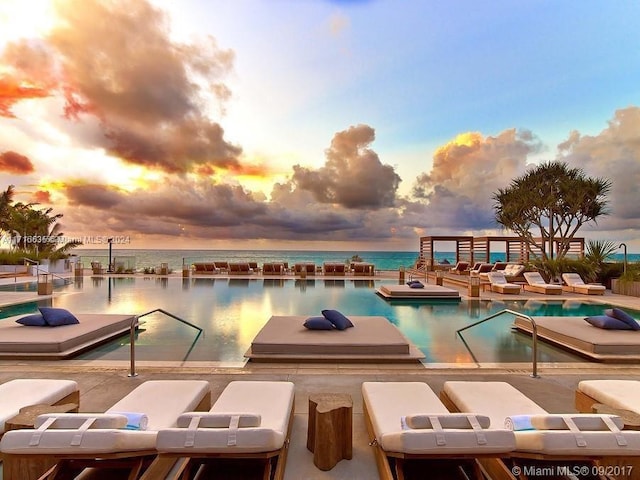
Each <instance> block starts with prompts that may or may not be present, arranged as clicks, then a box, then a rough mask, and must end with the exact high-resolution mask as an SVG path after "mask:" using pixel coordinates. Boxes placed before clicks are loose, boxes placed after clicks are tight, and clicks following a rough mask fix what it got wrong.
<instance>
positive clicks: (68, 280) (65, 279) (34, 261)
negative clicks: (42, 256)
mask: <svg viewBox="0 0 640 480" xmlns="http://www.w3.org/2000/svg"><path fill="white" fill-rule="evenodd" d="M22 260H24V261H25V262H30V263H31V264H33V265H35V266H36V276H37V275H38V274H39V273H40V272H41V271H42V273H46V274H47V275H51V276H52V277H54V278H59V279H60V280H62V281H63V282H64V283H65V285H66V284H72V283H73V280H71V279H70V278H65V277H63V276H60V275H57V274H55V273H53V272H50V271H49V270H45V269H43V268H40V262H38V261H36V260H33V259H31V258H27V257H22Z"/></svg>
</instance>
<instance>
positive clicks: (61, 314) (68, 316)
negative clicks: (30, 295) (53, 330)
mask: <svg viewBox="0 0 640 480" xmlns="http://www.w3.org/2000/svg"><path fill="white" fill-rule="evenodd" d="M39 310H40V313H41V314H42V317H43V318H44V321H45V322H46V323H47V325H49V326H50V327H59V326H60V325H75V324H76V323H80V321H79V320H78V319H77V318H76V317H75V315H73V314H72V313H71V312H70V311H69V310H65V309H64V308H52V307H40V309H39Z"/></svg>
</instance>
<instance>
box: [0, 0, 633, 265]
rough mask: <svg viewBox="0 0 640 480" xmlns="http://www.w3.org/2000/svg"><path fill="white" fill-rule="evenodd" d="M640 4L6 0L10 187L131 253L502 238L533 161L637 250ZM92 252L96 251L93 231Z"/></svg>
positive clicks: (4, 151) (2, 147) (1, 9)
mask: <svg viewBox="0 0 640 480" xmlns="http://www.w3.org/2000/svg"><path fill="white" fill-rule="evenodd" d="M639 18H640V2H637V1H635V0H634V1H632V0H627V1H625V0H620V1H605V0H602V1H591V0H584V1H578V0H575V1H569V0H567V1H545V0H522V1H513V0H505V1H486V2H478V1H476V0H459V1H458V0H452V1H425V0H403V1H401V2H398V1H397V0H395V1H394V0H343V1H339V0H238V1H229V0H180V1H178V0H103V1H100V0H75V1H73V0H61V1H57V0H15V1H13V0H1V1H0V56H1V57H2V59H1V61H0V176H1V179H2V182H1V184H0V189H2V190H4V189H6V187H7V186H8V185H10V184H13V185H15V186H16V191H17V192H18V194H17V196H16V200H18V201H24V202H38V203H40V204H41V205H42V206H43V207H53V208H54V212H55V213H63V214H64V217H63V219H62V222H61V223H62V224H63V227H64V228H63V231H64V232H65V234H67V235H69V236H98V235H108V236H113V235H127V236H130V238H131V243H130V244H129V245H128V247H129V248H251V249H254V248H260V249H269V248H276V249H277V248H283V249H309V248H322V249H335V250H348V249H353V248H358V249H360V250H377V249H384V250H416V249H417V248H418V237H419V236H421V235H444V234H473V235H477V236H480V235H492V234H496V235H501V234H508V233H509V232H503V231H502V230H500V229H499V228H498V227H497V225H496V223H495V221H494V220H493V213H494V211H493V202H492V200H491V195H492V193H493V192H495V191H496V190H497V189H498V188H504V187H506V186H507V185H508V184H509V182H510V180H511V179H513V178H514V177H516V176H519V175H521V174H523V173H524V172H525V170H526V168H527V167H528V166H530V165H531V164H535V163H538V162H541V161H549V160H556V159H560V160H564V161H567V162H568V163H569V164H570V165H571V166H576V167H580V168H582V169H583V170H584V171H585V172H586V173H587V174H588V175H590V176H597V177H605V178H608V179H610V180H611V181H612V185H613V188H612V191H611V194H610V196H609V200H610V210H611V214H610V215H608V216H607V217H602V218H601V219H600V220H599V221H598V224H597V225H592V226H589V227H588V228H583V230H581V232H580V234H581V235H584V236H586V237H587V238H593V239H598V240H612V241H615V242H626V243H627V245H628V246H629V250H630V251H631V252H640V201H639V199H640V195H639V194H638V191H639V189H638V185H640V29H639V28H638V19H639ZM87 247H92V245H87Z"/></svg>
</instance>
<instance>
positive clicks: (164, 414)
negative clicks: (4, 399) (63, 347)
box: [0, 380, 211, 480]
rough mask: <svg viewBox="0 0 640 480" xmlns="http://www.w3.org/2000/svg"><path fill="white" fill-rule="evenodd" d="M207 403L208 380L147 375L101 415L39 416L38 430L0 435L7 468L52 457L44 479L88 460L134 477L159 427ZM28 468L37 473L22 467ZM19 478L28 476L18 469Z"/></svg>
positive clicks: (146, 459)
mask: <svg viewBox="0 0 640 480" xmlns="http://www.w3.org/2000/svg"><path fill="white" fill-rule="evenodd" d="M210 405H211V397H210V389H209V382H206V381H202V380H150V381H147V382H144V383H142V384H141V385H139V386H138V387H136V388H135V389H134V390H133V391H132V392H130V393H129V394H128V395H126V396H125V397H124V398H122V400H120V401H119V402H117V403H116V404H115V405H113V406H112V407H111V408H109V409H108V410H107V411H106V412H105V413H104V414H100V413H67V414H48V415H41V416H40V417H38V419H37V423H36V430H13V431H10V432H7V433H6V434H5V435H4V436H3V437H2V440H0V451H2V454H3V455H4V462H5V465H4V467H5V471H6V468H7V465H8V464H10V465H11V469H12V470H13V468H14V467H16V470H13V471H18V470H17V468H18V464H19V463H21V462H25V467H23V468H26V466H27V465H29V462H33V461H44V462H45V463H46V462H47V461H50V460H53V461H54V463H56V462H57V463H56V466H55V468H53V469H52V470H51V471H49V472H48V475H47V477H44V478H55V477H56V476H57V475H63V476H64V472H76V473H79V471H81V470H82V469H84V468H85V467H87V466H89V465H92V466H95V467H99V468H118V469H125V470H127V471H130V472H131V473H130V476H129V478H137V477H138V475H139V473H140V472H141V471H142V469H143V468H144V466H145V464H146V463H148V462H149V461H150V460H151V459H152V458H153V457H154V456H155V455H156V454H157V451H156V436H157V432H158V430H161V429H164V428H170V427H173V426H175V425H176V423H177V420H178V417H179V416H180V414H182V413H184V412H188V411H194V410H207V409H208V408H209V407H210ZM142 414H144V415H145V417H144V418H143V417H142V416H141V415H142ZM145 419H146V421H145ZM145 423H146V425H145ZM27 471H29V472H30V473H32V474H35V473H36V472H33V470H31V469H29V470H26V469H25V470H24V472H25V473H26V472H27ZM41 473H44V472H41ZM5 478H6V477H5ZM20 478H21V480H27V478H28V477H26V476H25V475H24V474H21V477H20ZM36 478H37V477H36ZM72 478H74V477H72ZM29 480H30V479H29Z"/></svg>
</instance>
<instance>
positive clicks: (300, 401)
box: [0, 360, 640, 480]
mask: <svg viewBox="0 0 640 480" xmlns="http://www.w3.org/2000/svg"><path fill="white" fill-rule="evenodd" d="M94 363H96V362H78V361H73V360H70V361H63V362H22V363H20V362H8V361H4V362H0V366H1V367H2V368H1V373H0V382H2V383H4V382H6V381H9V380H12V379H14V378H60V379H70V380H75V381H77V382H78V384H79V387H80V411H82V412H96V411H98V412H99V411H104V410H105V409H106V408H108V407H109V406H111V405H112V404H114V403H115V402H116V401H117V400H119V399H120V398H122V397H123V396H124V395H126V394H127V393H128V392H130V391H131V390H133V388H135V387H136V386H137V385H139V384H140V383H141V382H144V381H146V380H159V379H175V378H178V375H179V378H180V379H200V380H207V381H208V382H209V383H210V385H211V390H212V399H214V400H215V398H217V396H218V395H219V394H220V393H221V392H222V390H223V389H224V387H225V386H226V385H227V384H228V383H229V382H230V381H232V380H287V381H291V382H293V383H294V384H295V394H296V399H295V417H294V425H293V431H292V436H291V447H290V451H289V456H288V458H287V468H286V472H285V479H287V480H298V479H373V478H377V471H376V464H375V460H374V457H373V451H372V449H371V447H369V446H368V437H367V432H366V428H365V424H364V417H363V409H362V394H361V385H362V382H365V381H419V382H426V383H427V384H429V386H430V387H431V388H432V389H433V390H434V391H435V392H436V393H439V392H440V390H441V389H442V386H443V384H444V382H445V381H447V380H471V381H506V382H509V383H510V384H512V385H513V386H515V387H516V388H518V389H519V390H521V391H522V392H523V393H525V394H526V395H527V396H529V397H530V398H531V399H533V400H534V401H535V402H537V403H539V404H540V405H541V406H542V407H544V408H545V409H547V410H548V411H550V412H552V413H562V412H575V408H574V391H575V388H576V386H577V384H578V382H579V381H580V380H587V379H636V380H640V366H629V365H626V366H624V367H612V366H611V365H606V366H603V365H597V364H588V365H587V366H583V368H580V367H579V366H571V367H567V366H560V367H558V366H548V367H542V368H541V369H540V370H539V375H540V377H539V378H532V377H531V376H530V375H529V373H530V370H529V369H527V368H526V366H524V365H520V367H522V368H504V367H493V368H492V367H484V368H477V367H476V368H465V367H464V366H462V365H459V366H458V367H457V368H446V367H434V368H424V367H420V368H419V367H411V368H407V367H406V366H397V367H394V368H384V367H383V366H372V365H368V364H367V365H348V366H347V365H326V364H321V365H318V364H307V365H296V364H291V365H289V364H278V365H269V364H247V365H246V366H244V367H243V368H224V367H211V366H205V365H200V366H196V365H190V364H188V363H187V364H184V365H183V366H181V367H179V368H176V367H175V366H174V365H163V364H162V363H160V362H156V365H154V366H141V367H140V368H139V369H138V376H137V377H128V376H127V373H128V369H127V367H126V366H124V365H118V366H116V365H113V366H107V365H93V364H94ZM336 373H338V374H336ZM319 392H335V393H347V394H349V395H351V397H352V399H353V459H352V460H342V461H341V462H339V463H338V464H337V465H336V466H335V467H334V468H333V469H332V470H329V471H326V472H324V471H321V470H318V469H317V468H316V467H315V466H314V464H313V454H312V453H311V452H309V451H308V450H307V449H306V435H307V420H308V397H309V395H310V394H314V393H319Z"/></svg>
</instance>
